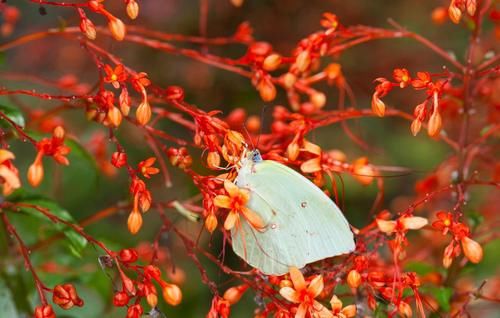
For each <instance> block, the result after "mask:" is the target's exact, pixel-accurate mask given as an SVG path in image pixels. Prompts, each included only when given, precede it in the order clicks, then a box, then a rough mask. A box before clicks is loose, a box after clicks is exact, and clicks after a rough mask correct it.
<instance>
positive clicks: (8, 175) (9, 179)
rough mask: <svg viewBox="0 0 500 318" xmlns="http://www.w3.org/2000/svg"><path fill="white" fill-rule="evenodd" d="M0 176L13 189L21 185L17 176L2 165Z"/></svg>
mask: <svg viewBox="0 0 500 318" xmlns="http://www.w3.org/2000/svg"><path fill="white" fill-rule="evenodd" d="M0 177H2V178H4V179H5V182H6V183H7V184H8V185H9V186H11V187H12V188H14V189H17V188H19V187H20V186H21V181H20V180H19V176H18V175H17V174H16V173H15V172H14V171H12V170H10V169H9V168H7V167H6V166H4V165H2V166H0Z"/></svg>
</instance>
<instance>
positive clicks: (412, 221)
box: [400, 216, 429, 230]
mask: <svg viewBox="0 0 500 318" xmlns="http://www.w3.org/2000/svg"><path fill="white" fill-rule="evenodd" d="M400 221H401V223H403V226H404V228H405V229H408V230H418V229H421V228H423V227H424V226H426V225H427V223H429V221H427V219H426V218H423V217H420V216H410V217H406V218H402V219H401V220H400Z"/></svg>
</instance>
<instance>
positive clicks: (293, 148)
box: [286, 141, 300, 161]
mask: <svg viewBox="0 0 500 318" xmlns="http://www.w3.org/2000/svg"><path fill="white" fill-rule="evenodd" d="M299 151H300V148H299V144H298V143H297V142H295V141H292V142H291V143H290V144H289V145H288V147H287V148H286V155H287V157H288V159H290V160H291V161H295V160H296V159H297V157H298V156H299Z"/></svg>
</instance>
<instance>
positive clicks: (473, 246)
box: [461, 236, 483, 264]
mask: <svg viewBox="0 0 500 318" xmlns="http://www.w3.org/2000/svg"><path fill="white" fill-rule="evenodd" d="M461 242H462V250H463V251H464V255H465V257H467V259H468V260H469V261H470V262H471V263H474V264H477V263H479V262H480V261H481V260H482V259H483V248H482V247H481V245H480V244H479V243H478V242H476V241H474V240H473V239H471V238H470V237H468V236H464V237H463V238H462V239H461Z"/></svg>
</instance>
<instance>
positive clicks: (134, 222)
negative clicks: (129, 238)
mask: <svg viewBox="0 0 500 318" xmlns="http://www.w3.org/2000/svg"><path fill="white" fill-rule="evenodd" d="M127 226H128V230H129V232H130V233H132V234H136V233H137V232H139V230H140V229H141V226H142V215H141V213H139V211H132V212H131V213H130V215H129V216H128V220H127Z"/></svg>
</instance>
